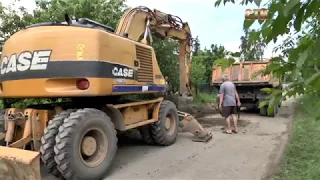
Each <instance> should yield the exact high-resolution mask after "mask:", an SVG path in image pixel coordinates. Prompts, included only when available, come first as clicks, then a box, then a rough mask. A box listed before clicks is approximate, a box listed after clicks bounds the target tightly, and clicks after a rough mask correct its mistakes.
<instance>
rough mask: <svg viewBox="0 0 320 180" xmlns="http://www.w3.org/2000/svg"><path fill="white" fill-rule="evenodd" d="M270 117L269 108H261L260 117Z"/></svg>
mask: <svg viewBox="0 0 320 180" xmlns="http://www.w3.org/2000/svg"><path fill="white" fill-rule="evenodd" d="M267 115H268V106H264V107H261V108H260V116H267Z"/></svg>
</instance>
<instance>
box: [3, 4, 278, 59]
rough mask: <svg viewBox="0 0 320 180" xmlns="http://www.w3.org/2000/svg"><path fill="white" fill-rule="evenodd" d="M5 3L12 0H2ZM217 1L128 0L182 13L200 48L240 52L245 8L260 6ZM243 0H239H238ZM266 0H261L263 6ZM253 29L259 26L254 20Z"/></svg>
mask: <svg viewBox="0 0 320 180" xmlns="http://www.w3.org/2000/svg"><path fill="white" fill-rule="evenodd" d="M1 1H2V2H3V3H4V4H5V5H7V4H10V2H12V1H13V0H1ZM215 1H216V0H127V3H126V4H127V5H129V6H131V7H136V6H140V5H142V6H147V7H149V8H150V9H154V8H155V9H158V10H160V11H162V12H164V13H169V14H172V15H176V16H179V17H180V18H181V19H182V21H184V22H188V24H189V25H190V28H191V33H192V36H193V37H196V36H198V38H199V40H200V44H201V48H202V49H203V48H205V47H208V48H210V46H211V44H218V45H223V46H225V48H226V49H227V50H229V51H233V52H236V51H239V46H240V37H241V36H242V35H243V34H244V33H243V21H244V14H245V10H246V9H257V8H258V7H257V6H256V5H255V4H250V5H247V6H241V5H239V4H231V3H227V4H226V5H225V6H224V5H223V4H222V5H220V6H219V7H214V3H215ZM237 1H238V2H240V0H237ZM265 2H266V0H262V3H261V5H262V7H263V4H264V3H265ZM17 5H18V6H24V7H26V8H27V9H28V10H30V11H31V10H32V9H34V8H35V0H20V2H19V3H18V4H17ZM252 27H253V28H259V23H258V22H255V23H254V24H253V25H252ZM283 39H284V38H280V39H279V40H278V41H277V43H276V44H273V43H270V44H268V46H267V49H266V50H265V54H264V58H270V57H272V56H275V55H277V53H272V50H273V48H274V47H275V46H276V45H278V44H279V43H281V41H282V40H283Z"/></svg>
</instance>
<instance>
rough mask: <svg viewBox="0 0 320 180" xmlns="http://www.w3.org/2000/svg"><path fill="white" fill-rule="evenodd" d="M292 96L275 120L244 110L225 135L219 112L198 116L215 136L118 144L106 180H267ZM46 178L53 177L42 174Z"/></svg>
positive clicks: (278, 150)
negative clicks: (200, 139) (163, 142)
mask: <svg viewBox="0 0 320 180" xmlns="http://www.w3.org/2000/svg"><path fill="white" fill-rule="evenodd" d="M292 112H293V100H292V99H291V100H288V101H286V102H284V103H283V105H282V108H281V109H280V110H279V114H278V115H277V116H276V117H275V118H267V117H260V116H258V115H256V114H250V113H242V114H241V117H240V132H239V134H233V135H229V134H223V133H222V132H221V128H222V127H223V125H224V122H223V119H222V118H221V117H220V115H214V116H207V117H205V118H202V119H200V121H201V122H202V123H203V124H204V127H206V128H207V129H208V130H209V131H211V132H213V133H214V139H213V140H212V141H210V142H208V143H207V144H204V143H198V142H192V141H191V137H192V135H191V134H190V135H189V134H185V133H181V134H180V135H179V138H178V140H177V142H176V143H175V144H174V145H172V146H169V147H153V146H144V145H141V144H139V143H136V144H131V145H130V144H123V145H121V147H119V151H118V154H117V157H116V158H115V161H114V164H113V167H112V169H111V171H110V173H109V175H108V177H107V178H106V179H110V180H112V179H114V180H119V179H139V180H144V179H145V180H147V179H148V180H150V179H157V180H159V179H166V180H168V179H184V180H185V179H237V180H240V179H241V180H242V179H246V180H248V179H254V180H258V179H268V178H269V177H270V175H272V172H273V170H274V169H275V167H276V164H277V163H278V159H279V157H280V155H281V153H282V150H283V148H284V144H285V142H286V140H287V138H288V128H289V127H290V122H291V114H292ZM43 179H44V180H55V178H53V177H51V176H49V175H47V174H46V173H44V174H43Z"/></svg>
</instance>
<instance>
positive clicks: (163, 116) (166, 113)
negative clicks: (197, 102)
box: [151, 100, 179, 146]
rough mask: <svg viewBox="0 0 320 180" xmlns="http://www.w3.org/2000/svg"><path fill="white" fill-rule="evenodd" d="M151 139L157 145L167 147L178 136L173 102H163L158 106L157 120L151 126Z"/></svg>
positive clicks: (177, 118) (176, 112) (177, 120)
mask: <svg viewBox="0 0 320 180" xmlns="http://www.w3.org/2000/svg"><path fill="white" fill-rule="evenodd" d="M151 126H152V135H153V139H154V141H155V142H156V144H158V145H162V146H169V145H171V144H173V143H174V142H175V141H176V139H177V136H178V129H179V117H178V110H177V108H176V106H175V105H174V103H173V102H171V101H167V100H164V101H163V102H162V103H161V105H160V110H159V120H158V121H156V122H154V123H153V124H152V125H151Z"/></svg>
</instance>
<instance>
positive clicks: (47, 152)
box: [40, 109, 75, 179]
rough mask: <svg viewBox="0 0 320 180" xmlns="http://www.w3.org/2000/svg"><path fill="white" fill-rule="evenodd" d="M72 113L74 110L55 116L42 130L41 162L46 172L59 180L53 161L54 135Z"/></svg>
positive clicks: (55, 164)
mask: <svg viewBox="0 0 320 180" xmlns="http://www.w3.org/2000/svg"><path fill="white" fill-rule="evenodd" d="M73 111H75V110H73V109H69V110H67V111H62V112H61V113H59V114H57V115H55V116H54V118H53V119H52V120H50V121H49V123H48V126H47V127H46V128H45V129H44V134H43V136H42V137H41V144H42V145H41V146H40V154H41V160H42V162H43V164H44V166H45V167H46V168H47V169H48V171H49V172H50V173H51V174H52V175H54V176H56V177H57V178H59V179H63V176H62V174H61V173H60V171H59V170H58V169H57V163H56V162H55V160H54V156H55V153H54V146H55V145H56V135H57V134H58V132H59V127H60V126H61V125H62V124H63V120H64V119H65V118H67V117H69V116H70V114H71V113H72V112H73Z"/></svg>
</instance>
